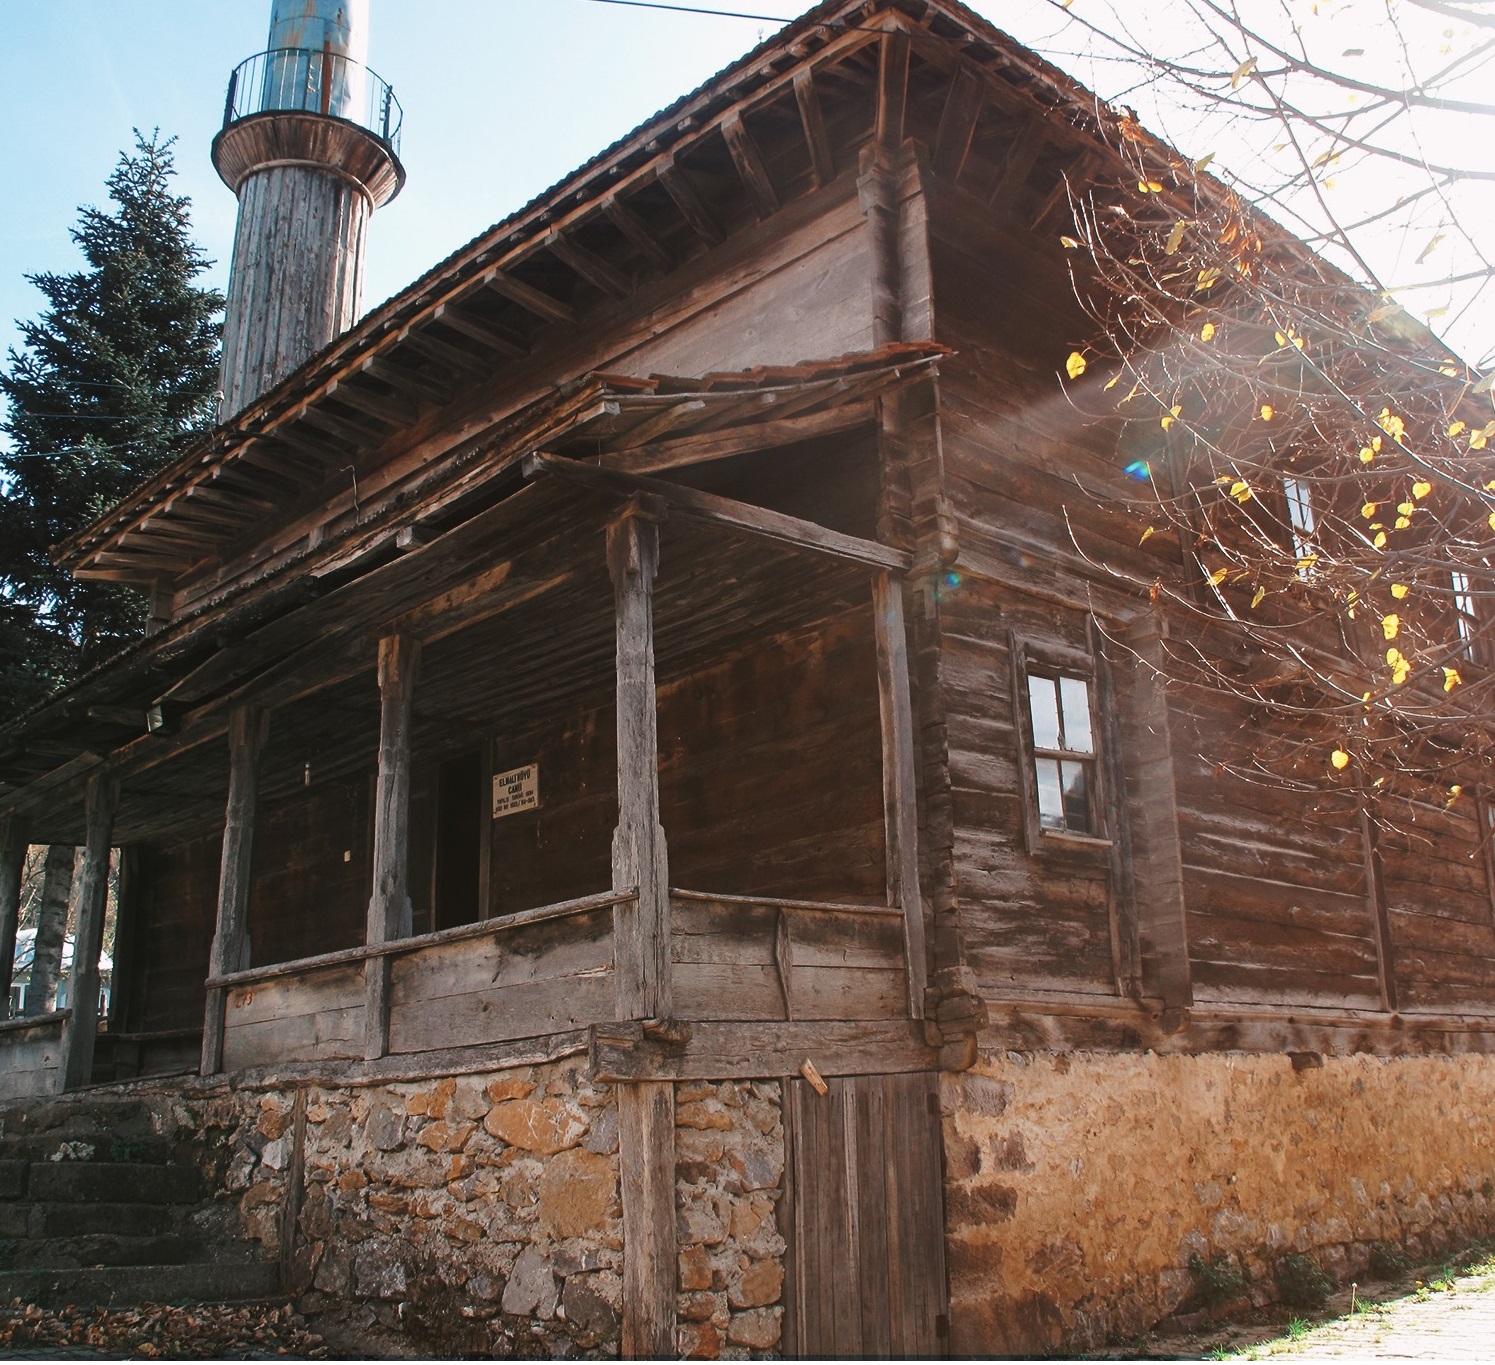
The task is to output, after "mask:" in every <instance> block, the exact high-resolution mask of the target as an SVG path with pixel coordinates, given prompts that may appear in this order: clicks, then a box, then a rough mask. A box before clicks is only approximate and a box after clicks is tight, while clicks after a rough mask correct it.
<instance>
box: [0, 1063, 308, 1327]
mask: <svg viewBox="0 0 1495 1365" xmlns="http://www.w3.org/2000/svg"><path fill="white" fill-rule="evenodd" d="M216 1160H217V1154H216V1153H215V1149H214V1145H213V1143H212V1140H211V1136H210V1135H204V1134H199V1133H195V1132H193V1131H191V1130H182V1131H179V1132H178V1133H176V1134H172V1135H167V1136H162V1135H160V1134H158V1133H156V1132H155V1131H153V1126H152V1124H151V1121H150V1114H149V1112H148V1110H147V1107H146V1106H145V1105H144V1104H142V1103H141V1102H140V1101H138V1100H131V1099H130V1098H129V1097H128V1096H121V1095H108V1094H107V1093H101V1092H95V1093H94V1094H92V1095H73V1096H68V1097H67V1098H65V1099H57V1100H46V1101H39V1102H36V1103H31V1104H26V1105H17V1106H14V1107H10V1108H8V1109H7V1110H6V1111H5V1113H4V1117H3V1128H0V1303H9V1302H11V1301H12V1300H13V1299H17V1298H19V1299H22V1300H23V1301H25V1302H28V1303H40V1304H44V1305H51V1306H60V1305H63V1304H76V1305H78V1306H93V1305H103V1306H123V1305H130V1304H139V1303H193V1302H198V1303H201V1302H221V1301H224V1300H235V1299H241V1300H242V1299H262V1298H272V1297H275V1296H276V1294H277V1293H278V1290H279V1267H278V1266H277V1265H276V1264H275V1263H273V1262H270V1261H267V1260H265V1259H264V1254H263V1252H262V1250H261V1248H260V1246H259V1244H258V1243H256V1242H249V1241H244V1240H243V1239H242V1238H240V1237H239V1236H238V1235H237V1224H236V1215H235V1210H234V1207H233V1205H232V1204H231V1203H230V1202H228V1201H227V1200H225V1199H224V1198H222V1197H221V1196H220V1197H217V1198H215V1197H214V1191H215V1190H218V1189H220V1188H221V1185H220V1182H219V1181H217V1180H216V1179H214V1178H213V1175H214V1172H215V1169H216V1167H215V1162H216Z"/></svg>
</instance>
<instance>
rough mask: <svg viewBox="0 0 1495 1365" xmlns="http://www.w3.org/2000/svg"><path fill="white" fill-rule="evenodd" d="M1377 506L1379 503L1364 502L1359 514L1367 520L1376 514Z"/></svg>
mask: <svg viewBox="0 0 1495 1365" xmlns="http://www.w3.org/2000/svg"><path fill="white" fill-rule="evenodd" d="M1379 506H1380V504H1379V503H1375V502H1368V503H1366V504H1365V506H1364V507H1362V508H1361V509H1360V515H1361V516H1362V517H1364V518H1365V519H1366V521H1369V520H1370V519H1371V518H1372V517H1373V516H1375V514H1376V508H1377V507H1379Z"/></svg>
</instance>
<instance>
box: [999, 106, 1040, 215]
mask: <svg viewBox="0 0 1495 1365" xmlns="http://www.w3.org/2000/svg"><path fill="white" fill-rule="evenodd" d="M1048 138H1049V130H1048V126H1047V125H1046V124H1045V123H1044V121H1043V119H1042V118H1033V119H1030V120H1029V121H1028V124H1027V126H1026V127H1025V128H1024V129H1023V130H1022V132H1021V133H1019V134H1018V135H1017V137H1015V138H1014V139H1013V141H1012V146H1011V148H1010V150H1009V151H1008V153H1007V164H1006V165H1004V166H1003V167H1002V172H1001V174H1000V175H998V176H997V182H996V184H995V185H993V186H992V191H991V194H990V196H989V197H988V199H987V202H988V203H990V204H995V203H996V202H997V201H998V200H999V199H1001V198H1002V197H1003V196H1004V195H1007V194H1009V193H1011V192H1012V191H1013V190H1015V189H1016V188H1017V187H1018V186H1019V185H1021V184H1022V183H1023V181H1024V180H1026V179H1027V178H1028V173H1029V172H1030V171H1031V170H1032V169H1033V163H1034V162H1035V161H1037V160H1038V156H1039V153H1040V152H1042V151H1043V148H1044V144H1045V143H1046V142H1047V141H1048Z"/></svg>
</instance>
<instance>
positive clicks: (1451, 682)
mask: <svg viewBox="0 0 1495 1365" xmlns="http://www.w3.org/2000/svg"><path fill="white" fill-rule="evenodd" d="M1463 681H1464V680H1463V678H1461V677H1459V670H1458V669H1457V668H1450V667H1449V666H1448V665H1447V664H1444V665H1443V690H1444V691H1445V692H1452V691H1453V690H1454V688H1456V687H1457V686H1458V685H1459V684H1460V683H1461V682H1463ZM1454 790H1455V791H1457V790H1458V788H1457V787H1455V788H1454Z"/></svg>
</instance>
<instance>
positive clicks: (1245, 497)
mask: <svg viewBox="0 0 1495 1365" xmlns="http://www.w3.org/2000/svg"><path fill="white" fill-rule="evenodd" d="M1230 496H1231V497H1233V498H1234V499H1235V500H1236V501H1237V502H1250V501H1251V485H1250V484H1248V483H1246V482H1245V481H1244V480H1240V479H1238V480H1237V481H1236V482H1235V483H1233V484H1231V485H1230Z"/></svg>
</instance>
